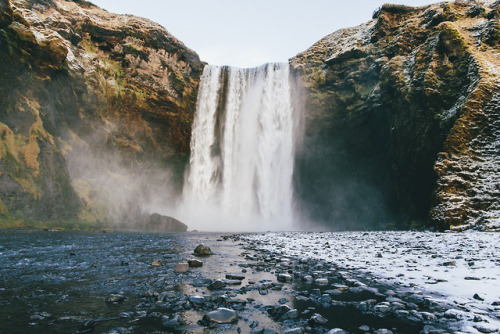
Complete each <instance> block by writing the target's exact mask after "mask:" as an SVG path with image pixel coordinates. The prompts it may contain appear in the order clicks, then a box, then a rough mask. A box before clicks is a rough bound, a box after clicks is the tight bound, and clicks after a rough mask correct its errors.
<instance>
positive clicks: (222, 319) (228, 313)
mask: <svg viewBox="0 0 500 334" xmlns="http://www.w3.org/2000/svg"><path fill="white" fill-rule="evenodd" d="M203 319H204V320H206V321H209V322H215V323H218V324H229V323H233V322H237V321H238V313H236V312H235V311H233V310H231V309H227V308H224V307H221V308H218V309H217V310H215V311H212V312H209V313H207V314H205V315H204V316H203Z"/></svg>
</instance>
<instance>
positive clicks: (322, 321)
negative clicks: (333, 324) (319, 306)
mask: <svg viewBox="0 0 500 334" xmlns="http://www.w3.org/2000/svg"><path fill="white" fill-rule="evenodd" d="M308 322H309V325H311V326H323V325H326V324H327V323H328V320H327V319H326V318H324V317H323V316H321V314H319V313H315V314H313V316H312V317H311V318H309V321H308Z"/></svg>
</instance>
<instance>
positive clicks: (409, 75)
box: [291, 1, 500, 229]
mask: <svg viewBox="0 0 500 334" xmlns="http://www.w3.org/2000/svg"><path fill="white" fill-rule="evenodd" d="M499 7H500V2H499V1H496V2H494V3H486V2H481V1H467V2H465V1H455V2H446V3H441V4H436V5H431V6H425V7H415V8H413V7H405V6H395V5H384V6H382V7H381V8H379V9H378V10H377V11H376V12H375V14H374V19H373V20H372V21H370V22H368V23H367V24H363V25H361V26H359V27H355V28H350V29H344V30H340V31H338V32H335V33H333V34H332V35H329V36H327V37H325V38H324V39H322V40H321V41H319V42H318V43H316V44H315V45H314V46H312V47H311V48H310V49H309V50H307V51H305V52H303V53H301V54H299V55H297V56H296V57H295V58H293V59H291V65H292V67H293V68H294V69H295V71H296V72H297V73H298V74H300V75H301V76H302V77H303V82H304V88H305V93H304V95H305V97H306V99H307V102H306V105H307V108H305V123H306V124H305V129H306V134H305V138H304V142H303V147H302V149H301V150H300V151H299V154H298V157H297V167H296V181H295V183H296V188H297V189H298V197H299V198H300V202H301V206H302V209H303V210H304V211H306V212H308V214H309V216H310V217H311V218H312V219H313V220H322V221H325V222H328V221H334V222H335V223H334V224H336V225H338V226H341V227H342V228H359V227H361V226H363V225H364V226H366V225H365V224H366V223H371V224H372V226H374V227H387V226H394V227H419V226H422V225H428V224H433V225H434V226H436V227H437V228H439V229H448V228H450V227H456V226H461V227H460V228H468V227H472V226H476V227H477V228H480V229H497V228H499V226H500V212H499V207H500V183H499V172H498V170H499V166H500V164H499V163H500V160H499V157H500V146H499V142H500V141H499V140H500V104H499V96H500V95H499V94H500V85H499V84H500V77H499V73H500V72H499V70H500V67H499V65H500V58H499V52H500V47H499V43H500V24H499V20H498V17H499ZM388 222H390V224H387V223H388Z"/></svg>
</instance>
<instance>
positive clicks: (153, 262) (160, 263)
mask: <svg viewBox="0 0 500 334" xmlns="http://www.w3.org/2000/svg"><path fill="white" fill-rule="evenodd" d="M161 265H162V262H161V260H158V259H154V260H153V261H152V262H151V266H153V267H159V266H161Z"/></svg>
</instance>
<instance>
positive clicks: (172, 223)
mask: <svg viewBox="0 0 500 334" xmlns="http://www.w3.org/2000/svg"><path fill="white" fill-rule="evenodd" d="M187 228H188V227H187V225H185V224H184V223H181V222H180V221H178V220H177V219H175V218H172V217H168V216H162V215H160V214H158V213H153V214H152V215H151V216H150V217H149V220H148V223H147V225H146V229H147V230H148V231H151V232H186V231H187Z"/></svg>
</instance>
